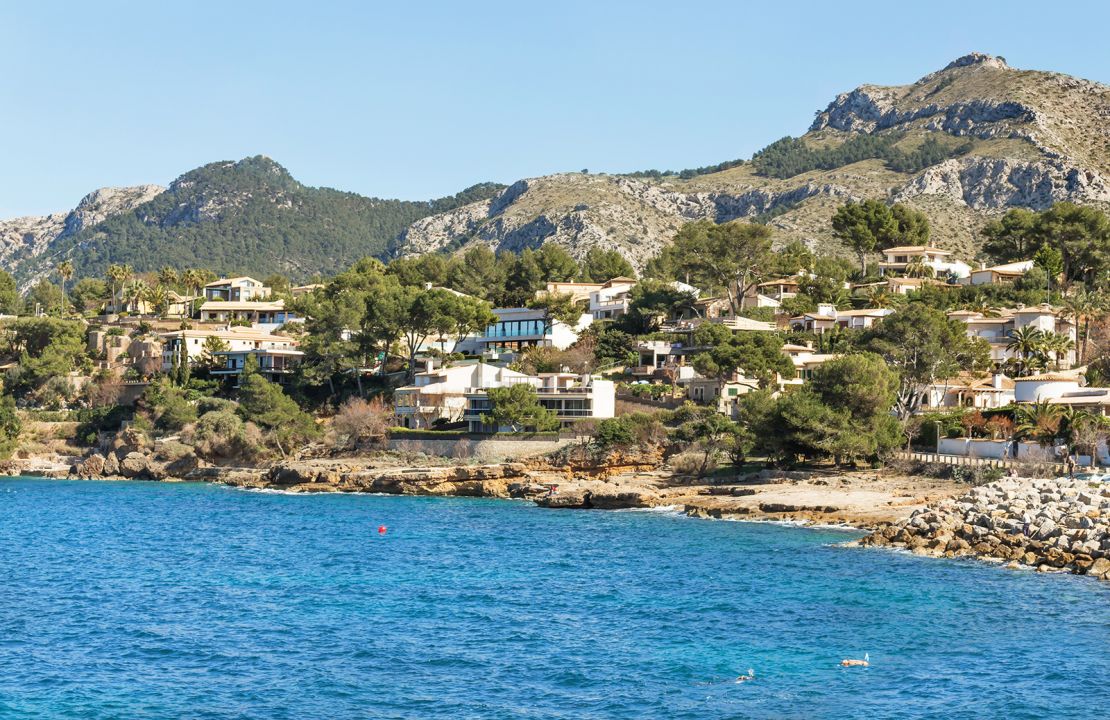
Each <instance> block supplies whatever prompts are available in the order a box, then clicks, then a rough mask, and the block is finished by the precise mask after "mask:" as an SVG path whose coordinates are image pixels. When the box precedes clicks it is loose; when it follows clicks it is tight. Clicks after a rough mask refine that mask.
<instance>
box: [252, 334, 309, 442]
mask: <svg viewBox="0 0 1110 720" xmlns="http://www.w3.org/2000/svg"><path fill="white" fill-rule="evenodd" d="M257 368H258V365H257V362H255V361H254V356H253V355H249V356H248V360H247V363H246V366H244V368H243V372H242V374H241V375H240V384H239V415H240V416H241V417H242V418H243V419H244V420H247V421H250V422H253V423H255V424H256V425H258V426H259V427H261V428H263V429H265V430H266V431H267V435H268V439H269V440H270V441H271V442H273V443H274V445H275V447H277V449H278V452H280V453H281V455H282V457H286V456H287V455H288V454H289V453H290V452H291V451H292V450H293V448H294V446H296V445H297V444H298V443H303V442H307V441H308V440H311V439H312V438H314V437H316V436H317V435H318V434H319V430H318V429H317V427H316V423H315V422H314V421H313V419H312V416H311V415H309V414H308V413H306V412H304V411H303V410H301V409H300V407H299V406H298V405H297V403H296V402H295V401H294V400H293V398H291V397H289V396H288V395H286V394H285V392H284V391H283V390H282V389H281V386H280V385H277V384H275V383H272V382H270V381H269V380H267V379H266V378H265V377H263V376H262V374H261V373H260V372H258V369H257Z"/></svg>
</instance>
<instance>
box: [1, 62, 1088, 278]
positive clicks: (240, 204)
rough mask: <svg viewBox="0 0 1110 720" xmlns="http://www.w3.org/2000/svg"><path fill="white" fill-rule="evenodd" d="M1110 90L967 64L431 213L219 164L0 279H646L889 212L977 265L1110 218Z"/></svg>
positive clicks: (821, 239)
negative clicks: (189, 271) (177, 273)
mask: <svg viewBox="0 0 1110 720" xmlns="http://www.w3.org/2000/svg"><path fill="white" fill-rule="evenodd" d="M1108 177H1110V88H1108V87H1107V86H1106V85H1103V84H1101V83H1097V82H1093V81H1089V80H1083V79H1078V78H1073V77H1070V76H1068V75H1063V74H1060V73H1051V72H1042V71H1036V70H1020V69H1016V68H1013V67H1011V66H1010V65H1009V64H1007V62H1006V61H1005V59H1003V58H1001V57H995V56H991V55H987V54H984V53H970V54H968V55H965V56H962V57H960V58H957V59H956V60H954V61H952V62H951V63H948V64H947V65H946V66H945V67H944V68H942V69H940V70H937V71H934V72H930V73H928V74H926V75H924V76H923V77H921V78H920V79H919V80H917V81H915V82H913V83H910V84H906V85H893V86H880V85H867V84H865V85H860V86H859V87H857V88H855V89H853V90H850V91H847V92H844V93H840V94H838V95H837V96H836V97H834V98H833V99H832V101H830V102H829V103H828V105H827V106H826V107H825V108H824V109H821V110H818V112H817V113H815V117H814V119H813V121H812V123H811V124H810V126H809V129H808V131H807V132H806V133H805V134H804V135H802V136H801V137H799V138H789V137H787V138H783V139H782V140H779V141H776V142H774V143H771V144H770V145H768V146H767V147H766V148H764V150H762V151H760V152H759V153H756V154H755V155H754V156H753V157H752V158H751V159H749V160H746V161H744V160H735V161H729V162H724V163H720V164H718V165H713V166H708V167H704V168H698V169H696V170H688V171H683V172H682V173H675V174H667V173H662V172H659V171H654V170H652V171H642V172H637V173H628V174H607V173H594V174H590V173H569V172H567V173H556V174H552V175H545V176H540V177H534V178H526V179H521V180H517V181H515V182H513V183H511V184H509V185H501V184H497V183H482V184H478V185H474V186H472V187H470V188H467V189H466V190H463V191H461V192H460V193H457V194H455V195H453V196H449V197H445V198H439V199H436V200H429V201H401V200H388V199H381V198H367V197H363V196H361V195H357V194H355V193H347V192H343V191H339V190H334V189H331V188H323V187H321V188H314V187H309V186H305V185H303V184H301V183H299V182H298V181H296V180H295V179H294V178H293V177H292V176H291V175H290V174H289V173H288V171H287V170H286V169H285V168H283V167H282V166H281V165H279V164H278V163H276V162H274V161H273V160H271V159H269V158H266V157H264V156H256V157H253V158H245V159H243V160H239V161H219V162H215V163H209V164H207V165H203V166H201V167H199V168H196V169H194V170H191V171H189V172H186V173H184V174H182V175H181V176H180V177H179V178H177V179H176V180H174V181H173V182H172V183H171V184H170V185H169V187H168V188H160V187H159V186H153V185H145V186H138V187H136V188H115V189H102V190H99V191H94V192H93V193H90V194H89V195H88V196H86V198H85V199H83V200H82V202H81V204H79V206H78V207H77V208H75V209H74V210H73V211H70V212H69V213H55V214H51V215H48V216H42V217H35V218H18V219H12V220H8V221H0V266H3V267H5V268H6V269H9V270H11V271H13V272H14V273H15V274H16V276H17V278H18V279H19V280H20V282H21V286H23V287H26V286H27V284H28V283H30V282H32V281H33V280H35V279H37V278H41V277H44V276H45V275H47V274H48V273H49V272H51V270H52V268H53V267H54V266H55V265H56V264H57V263H58V262H60V261H61V260H62V259H63V258H69V259H71V260H73V261H74V264H75V266H76V267H77V270H78V274H79V275H88V274H100V273H102V272H103V270H104V269H105V268H106V266H107V264H109V263H112V262H125V263H128V264H131V265H133V266H134V267H135V269H136V270H139V271H144V270H153V269H157V267H160V266H162V265H165V264H173V265H177V266H182V267H184V266H191V265H195V266H205V267H209V268H211V269H213V270H216V271H218V272H251V273H255V274H260V275H264V274H267V273H269V272H283V273H285V274H288V275H291V276H292V277H293V278H294V279H301V278H307V277H310V276H312V275H315V274H321V273H322V274H327V273H331V272H335V271H337V270H339V269H341V268H343V267H345V266H346V265H347V264H349V263H350V262H353V261H354V260H355V259H357V258H358V257H362V256H366V255H374V256H379V257H385V258H389V257H399V256H406V255H415V254H421V253H426V252H454V251H457V250H459V249H462V248H465V247H468V246H470V245H473V244H475V243H481V244H485V245H488V246H489V247H491V248H494V249H495V250H499V251H520V250H522V249H524V248H530V247H532V248H534V247H538V246H539V245H542V244H544V243H547V242H552V243H556V244H559V245H562V246H563V247H565V248H567V249H568V250H569V251H570V252H571V254H572V255H574V256H576V257H579V258H581V257H583V256H584V255H585V254H586V253H587V252H588V251H589V250H590V248H593V247H603V248H606V249H616V250H618V251H620V252H621V253H622V254H623V255H624V256H625V257H627V258H628V259H629V260H630V261H631V262H632V264H633V265H634V266H635V267H636V268H637V269H641V268H642V267H643V266H644V265H645V264H646V262H647V261H648V260H649V259H650V258H651V257H653V256H654V255H655V254H657V253H658V252H659V250H660V249H661V248H662V247H663V246H664V245H665V244H666V242H668V241H669V239H670V238H671V237H672V236H673V235H674V233H675V232H677V230H678V229H679V228H680V227H681V226H682V225H683V224H684V223H686V222H690V221H693V220H701V219H708V220H713V221H715V222H727V221H730V220H737V219H741V220H748V221H751V222H760V223H765V224H768V225H770V226H771V227H772V228H773V229H774V231H775V233H774V234H775V238H776V243H777V244H778V245H780V246H781V245H782V244H785V243H787V242H790V241H793V240H800V241H802V242H804V243H805V244H806V245H808V246H809V247H811V248H814V249H820V250H825V251H832V252H842V251H843V249H842V248H841V247H840V245H839V244H838V243H837V242H836V241H835V240H834V239H833V238H832V235H831V229H830V227H829V218H830V217H831V216H832V214H833V212H835V209H836V207H837V206H839V205H840V204H842V203H844V202H845V201H848V200H862V199H865V198H880V199H885V200H888V201H891V202H894V201H897V202H903V203H906V204H908V205H911V206H912V207H914V208H916V209H918V210H921V211H923V212H925V213H926V214H927V215H928V216H929V218H930V221H931V224H932V227H933V238H932V242H933V244H936V245H938V246H940V247H942V248H945V249H948V250H952V251H955V252H957V253H959V254H961V255H964V256H966V257H968V258H971V257H974V256H975V254H976V253H977V252H978V250H979V246H980V240H979V231H980V229H981V228H982V226H983V225H984V224H985V223H986V222H988V221H989V220H990V219H991V218H992V217H995V216H997V215H998V214H1000V213H1002V212H1004V211H1005V210H1006V209H1008V208H1011V207H1028V208H1031V209H1035V210H1040V209H1044V208H1045V207H1048V206H1049V205H1051V204H1052V203H1053V202H1057V201H1060V200H1070V201H1074V202H1079V203H1085V204H1092V205H1096V206H1099V207H1110V182H1108V180H1107V178H1108Z"/></svg>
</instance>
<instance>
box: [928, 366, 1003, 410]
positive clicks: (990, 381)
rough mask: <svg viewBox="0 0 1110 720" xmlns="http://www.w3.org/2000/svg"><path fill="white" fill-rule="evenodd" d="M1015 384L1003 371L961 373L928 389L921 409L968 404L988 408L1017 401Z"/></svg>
mask: <svg viewBox="0 0 1110 720" xmlns="http://www.w3.org/2000/svg"><path fill="white" fill-rule="evenodd" d="M1015 387H1016V383H1015V382H1014V381H1013V380H1012V379H1010V378H1009V377H1007V376H1005V375H1003V374H1002V373H994V374H993V375H988V376H986V377H977V376H975V375H973V374H971V373H960V374H959V375H957V376H956V377H953V378H948V379H946V380H941V381H939V382H936V383H933V384H932V385H930V386H928V387H927V388H925V392H924V393H923V394H922V397H921V409H922V410H927V409H933V408H955V407H968V408H978V409H980V410H989V409H994V408H1000V407H1005V406H1006V405H1009V404H1010V403H1012V402H1014V400H1015Z"/></svg>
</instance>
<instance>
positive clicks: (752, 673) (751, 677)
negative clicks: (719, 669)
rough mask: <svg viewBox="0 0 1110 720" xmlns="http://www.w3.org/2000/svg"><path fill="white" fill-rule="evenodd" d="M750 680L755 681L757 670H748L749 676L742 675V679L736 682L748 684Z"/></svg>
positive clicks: (737, 679)
mask: <svg viewBox="0 0 1110 720" xmlns="http://www.w3.org/2000/svg"><path fill="white" fill-rule="evenodd" d="M749 680H755V670H752V669H751V668H748V674H747V675H741V676H740V677H738V678H736V682H738V683H742V682H748V681H749Z"/></svg>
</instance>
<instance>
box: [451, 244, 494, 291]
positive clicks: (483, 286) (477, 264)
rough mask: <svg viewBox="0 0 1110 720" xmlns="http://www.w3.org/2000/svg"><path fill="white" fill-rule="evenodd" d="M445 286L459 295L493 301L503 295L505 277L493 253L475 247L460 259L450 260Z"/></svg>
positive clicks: (485, 247)
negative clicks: (459, 293) (463, 294)
mask: <svg viewBox="0 0 1110 720" xmlns="http://www.w3.org/2000/svg"><path fill="white" fill-rule="evenodd" d="M447 285H448V287H450V288H451V289H453V290H457V291H459V292H461V293H466V294H467V295H471V296H473V297H477V298H483V299H486V300H491V301H493V300H496V299H499V298H500V297H501V296H502V295H503V294H504V291H505V276H504V273H503V272H502V268H501V267H500V266H499V265H498V263H497V256H495V255H494V254H493V251H492V250H490V249H489V247H488V246H486V245H475V246H474V247H472V248H470V249H468V250H467V251H466V252H465V253H463V254H462V256H461V257H456V258H453V259H452V260H451V262H450V265H449V267H448V270H447Z"/></svg>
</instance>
